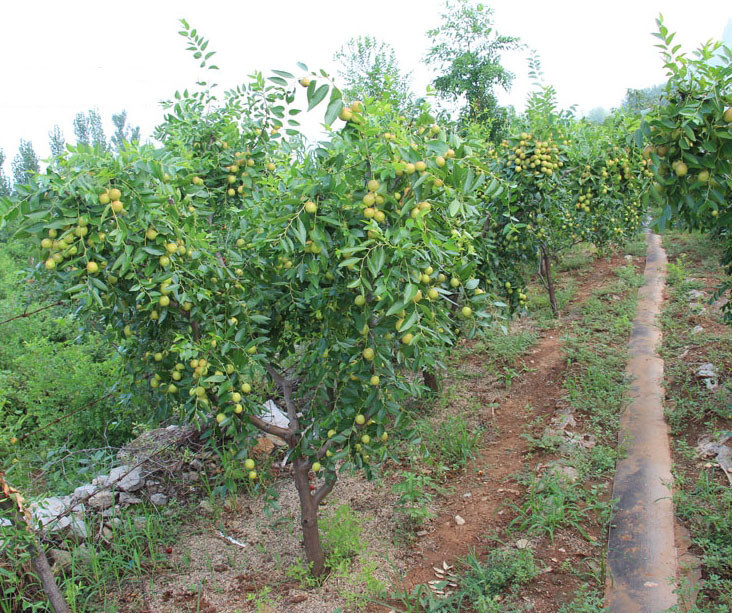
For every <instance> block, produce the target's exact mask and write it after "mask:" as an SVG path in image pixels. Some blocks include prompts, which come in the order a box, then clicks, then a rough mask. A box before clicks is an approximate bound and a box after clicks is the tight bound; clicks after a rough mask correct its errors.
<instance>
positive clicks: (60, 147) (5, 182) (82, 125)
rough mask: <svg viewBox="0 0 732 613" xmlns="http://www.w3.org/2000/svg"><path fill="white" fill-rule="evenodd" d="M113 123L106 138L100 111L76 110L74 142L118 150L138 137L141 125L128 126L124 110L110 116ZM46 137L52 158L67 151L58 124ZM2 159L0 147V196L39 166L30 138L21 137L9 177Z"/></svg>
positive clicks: (107, 149) (3, 157) (106, 149)
mask: <svg viewBox="0 0 732 613" xmlns="http://www.w3.org/2000/svg"><path fill="white" fill-rule="evenodd" d="M112 123H113V124H114V127H115V131H114V133H113V134H112V136H111V137H110V138H109V140H107V137H106V135H105V134H104V127H103V126H102V116H101V115H100V113H99V111H97V110H95V109H92V110H90V111H88V112H86V113H77V114H76V116H75V117H74V122H73V126H74V136H75V137H76V145H86V146H91V147H94V148H95V149H101V150H103V151H109V150H112V149H114V150H116V151H121V150H122V149H124V147H125V145H126V144H127V143H131V142H135V141H139V140H140V128H139V126H137V127H132V126H130V125H128V123H127V111H122V112H121V113H117V114H115V115H112ZM48 139H49V148H50V150H51V157H52V158H55V157H57V156H59V155H61V154H62V153H63V152H64V151H65V150H66V139H65V138H64V133H63V131H62V130H61V128H60V127H59V126H58V125H54V126H53V129H52V130H51V131H50V132H49V133H48ZM5 159H6V157H5V153H4V152H3V150H2V149H0V196H8V195H10V194H11V193H12V191H13V186H14V185H20V184H23V183H25V182H27V181H28V178H29V177H30V176H31V175H32V174H33V173H35V172H38V171H39V169H40V160H39V158H38V155H37V154H36V152H35V150H34V149H33V143H32V142H31V141H29V140H25V139H20V145H19V146H18V153H17V154H16V155H15V157H14V158H13V160H12V162H11V164H10V169H11V173H12V179H11V177H10V176H8V175H6V174H5V170H4V168H3V164H4V163H5Z"/></svg>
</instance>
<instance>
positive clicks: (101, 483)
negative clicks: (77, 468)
mask: <svg viewBox="0 0 732 613" xmlns="http://www.w3.org/2000/svg"><path fill="white" fill-rule="evenodd" d="M92 485H96V486H97V487H99V488H102V487H107V486H108V485H109V475H99V476H97V477H94V479H92Z"/></svg>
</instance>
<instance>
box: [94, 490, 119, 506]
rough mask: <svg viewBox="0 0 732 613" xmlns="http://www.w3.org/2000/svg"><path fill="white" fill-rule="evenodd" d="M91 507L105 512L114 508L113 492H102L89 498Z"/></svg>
mask: <svg viewBox="0 0 732 613" xmlns="http://www.w3.org/2000/svg"><path fill="white" fill-rule="evenodd" d="M89 506H91V507H93V508H95V509H99V510H103V509H108V508H109V507H113V506H114V492H112V491H111V490H102V491H100V492H97V493H96V494H94V496H92V497H91V498H89Z"/></svg>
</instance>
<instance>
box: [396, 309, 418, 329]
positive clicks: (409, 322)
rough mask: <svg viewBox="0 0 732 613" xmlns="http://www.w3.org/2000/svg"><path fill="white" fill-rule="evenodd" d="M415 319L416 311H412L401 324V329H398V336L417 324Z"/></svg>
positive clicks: (416, 316)
mask: <svg viewBox="0 0 732 613" xmlns="http://www.w3.org/2000/svg"><path fill="white" fill-rule="evenodd" d="M417 318H418V314H417V310H416V309H415V310H414V311H412V314H411V315H410V316H409V317H407V320H406V321H405V322H404V323H403V324H402V327H401V328H399V334H403V333H404V332H406V331H407V330H409V328H411V327H412V326H413V325H414V324H415V323H417Z"/></svg>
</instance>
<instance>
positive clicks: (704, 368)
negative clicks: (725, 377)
mask: <svg viewBox="0 0 732 613" xmlns="http://www.w3.org/2000/svg"><path fill="white" fill-rule="evenodd" d="M696 376H697V377H701V379H702V380H703V381H704V385H706V386H707V389H708V390H714V389H716V388H717V386H718V385H719V381H718V377H719V374H718V373H717V369H716V368H715V367H714V364H712V363H711V362H706V363H705V364H702V365H701V366H700V367H699V368H698V369H697V371H696Z"/></svg>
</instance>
